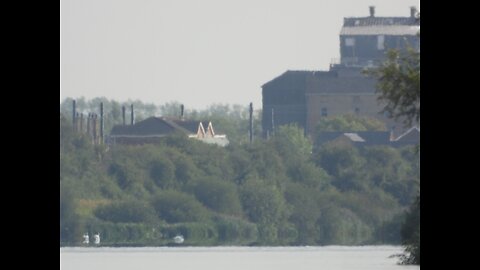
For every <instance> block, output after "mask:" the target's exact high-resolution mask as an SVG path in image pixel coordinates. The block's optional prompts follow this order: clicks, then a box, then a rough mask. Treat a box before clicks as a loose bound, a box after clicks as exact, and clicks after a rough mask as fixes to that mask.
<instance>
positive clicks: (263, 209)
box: [60, 100, 419, 246]
mask: <svg viewBox="0 0 480 270" xmlns="http://www.w3.org/2000/svg"><path fill="white" fill-rule="evenodd" d="M77 101H78V100H77ZM77 104H80V107H79V108H82V106H84V108H87V109H88V108H89V107H88V106H89V105H88V104H89V102H88V101H86V100H83V101H82V100H80V102H77ZM110 105H111V106H112V107H109V108H111V110H110V109H109V110H110V111H108V112H109V113H111V117H117V118H118V117H119V110H120V111H121V105H122V104H121V103H118V102H116V103H115V102H113V101H112V102H111V104H110ZM137 107H141V106H140V105H139V106H137ZM115 108H116V109H115ZM171 109H173V107H172V108H171ZM244 109H245V108H244V106H241V107H236V108H235V107H234V108H233V109H232V107H230V106H220V105H216V106H213V107H212V108H211V111H210V112H209V114H204V115H201V114H202V113H203V112H195V113H196V117H199V118H205V117H207V116H208V117H212V118H211V119H214V118H215V117H218V119H223V120H222V121H224V120H225V119H226V120H225V121H227V120H229V119H230V120H231V121H230V124H232V123H234V124H232V127H233V126H234V127H235V128H234V129H232V130H237V131H239V132H240V131H241V130H242V129H243V127H241V126H242V125H244V122H242V121H247V120H246V117H248V112H245V111H244ZM142 110H144V113H146V112H147V111H148V106H147V107H145V108H144V109H142ZM150 110H153V109H152V108H150ZM189 113H194V112H193V111H190V112H189ZM219 114H225V115H223V116H222V117H223V118H222V117H220V116H219ZM120 117H121V116H120ZM117 120H119V119H117ZM119 121H121V119H120V120H119ZM227 122H228V121H227ZM215 127H217V125H216V124H215ZM218 127H219V129H220V126H218ZM244 131H245V130H244ZM244 131H242V132H244ZM235 132H236V131H235ZM238 134H240V133H238ZM242 136H243V135H242ZM239 137H241V136H240V135H239ZM246 138H248V137H246ZM311 145H312V144H311V142H310V141H309V139H308V138H305V137H304V135H303V131H302V130H301V129H298V128H297V127H295V126H283V127H280V128H279V129H278V130H277V132H276V135H275V136H273V137H272V138H270V140H263V139H259V138H256V140H255V141H254V143H253V144H249V143H248V142H247V141H245V140H243V139H239V140H238V141H237V142H235V143H231V144H230V145H228V146H227V147H219V146H216V145H208V144H205V143H202V142H200V141H197V140H192V139H188V138H186V137H185V136H178V135H173V136H168V137H165V138H163V139H162V140H161V141H160V142H159V143H157V144H146V145H136V146H133V145H132V146H128V145H121V144H117V145H113V146H106V145H100V146H99V145H93V144H92V142H91V141H90V139H88V138H87V137H85V136H83V135H81V134H77V133H74V132H73V129H72V126H71V120H70V119H69V117H66V116H65V115H62V114H61V117H60V186H61V201H60V204H61V205H60V211H61V216H60V233H61V243H62V245H78V244H80V242H81V236H82V234H83V233H84V232H86V231H87V232H89V233H94V232H96V231H99V232H100V233H101V234H102V243H104V244H105V245H129V246H130V245H168V244H171V242H172V237H173V236H175V235H176V234H182V235H184V236H187V235H188V237H186V242H185V243H186V244H188V245H219V244H220V245H222V244H233V245H292V244H295V245H323V244H371V243H398V241H399V240H398V239H399V238H398V237H399V235H400V224H401V222H400V218H399V214H400V213H401V212H402V211H403V209H404V207H405V206H406V205H408V204H410V202H411V201H412V198H414V196H415V193H416V189H417V188H418V182H419V159H418V153H417V152H415V151H414V150H413V149H412V148H411V147H410V148H408V147H405V148H401V149H394V148H389V147H365V148H360V149H358V148H354V147H352V146H350V145H341V144H340V145H336V144H327V145H325V146H324V147H322V148H319V149H316V150H315V153H314V154H313V155H312V153H311V152H312V147H311ZM65 194H67V195H65ZM395 241H396V242H395Z"/></svg>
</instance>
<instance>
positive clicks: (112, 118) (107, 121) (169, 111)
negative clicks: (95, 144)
mask: <svg viewBox="0 0 480 270" xmlns="http://www.w3.org/2000/svg"><path fill="white" fill-rule="evenodd" d="M75 101H76V111H77V112H78V113H83V114H84V117H85V118H86V117H87V115H88V113H96V114H97V115H99V114H100V103H101V102H103V107H104V127H105V134H109V133H110V130H111V129H112V127H113V126H114V125H120V124H122V123H123V119H122V106H125V108H126V117H125V118H126V123H127V124H130V106H131V105H132V104H133V107H134V111H135V122H139V121H142V120H145V119H146V118H148V117H152V116H168V117H180V114H181V111H180V110H181V109H180V106H181V103H180V102H177V101H172V102H167V103H165V104H162V105H155V104H153V103H148V102H142V101H140V100H127V101H124V102H118V101H116V100H109V99H107V98H105V97H97V98H93V99H85V98H84V97H81V98H77V99H75ZM72 102H73V99H72V98H66V99H64V100H63V102H61V104H60V113H62V114H63V115H64V116H65V117H66V118H72V113H73V107H72ZM254 106H255V104H254ZM258 106H259V105H258ZM248 109H249V104H244V105H239V104H234V105H230V104H212V105H210V106H209V107H207V108H206V109H204V110H196V109H191V108H188V107H187V108H185V111H184V115H185V118H186V119H189V120H202V121H204V120H207V121H212V123H214V128H215V132H217V133H223V134H227V136H228V138H229V139H230V140H231V141H233V142H234V143H244V142H247V141H248V120H249V111H248ZM259 115H261V110H259V109H255V111H254V117H255V118H256V119H258V116H259ZM253 128H254V133H255V134H261V128H262V127H261V123H260V122H259V121H255V122H254V127H253Z"/></svg>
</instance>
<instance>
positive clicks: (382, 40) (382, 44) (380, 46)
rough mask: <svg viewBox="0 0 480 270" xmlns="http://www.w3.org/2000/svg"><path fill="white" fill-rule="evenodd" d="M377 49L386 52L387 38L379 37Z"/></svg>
mask: <svg viewBox="0 0 480 270" xmlns="http://www.w3.org/2000/svg"><path fill="white" fill-rule="evenodd" d="M377 49H378V50H385V36H383V35H380V36H377Z"/></svg>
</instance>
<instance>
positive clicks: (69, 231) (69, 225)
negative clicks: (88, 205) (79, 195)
mask: <svg viewBox="0 0 480 270" xmlns="http://www.w3.org/2000/svg"><path fill="white" fill-rule="evenodd" d="M83 226H84V224H83V221H82V220H81V218H80V216H79V215H78V214H77V213H76V202H75V197H74V193H73V191H72V190H71V189H70V188H69V187H66V186H65V185H62V184H61V185H60V243H63V244H70V245H72V244H78V243H79V242H80V240H81V235H82V234H83V230H84V229H83V228H84V227H83Z"/></svg>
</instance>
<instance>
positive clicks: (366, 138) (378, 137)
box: [317, 131, 390, 145]
mask: <svg viewBox="0 0 480 270" xmlns="http://www.w3.org/2000/svg"><path fill="white" fill-rule="evenodd" d="M342 136H343V137H346V138H348V139H349V140H350V141H352V142H354V143H359V144H361V145H386V144H390V132H388V131H354V132H343V131H324V132H320V134H319V136H318V141H317V143H319V144H324V143H326V142H329V141H333V140H335V139H337V138H339V137H342Z"/></svg>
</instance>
